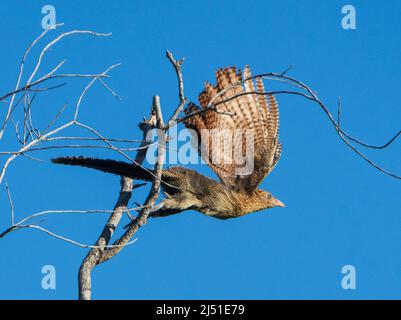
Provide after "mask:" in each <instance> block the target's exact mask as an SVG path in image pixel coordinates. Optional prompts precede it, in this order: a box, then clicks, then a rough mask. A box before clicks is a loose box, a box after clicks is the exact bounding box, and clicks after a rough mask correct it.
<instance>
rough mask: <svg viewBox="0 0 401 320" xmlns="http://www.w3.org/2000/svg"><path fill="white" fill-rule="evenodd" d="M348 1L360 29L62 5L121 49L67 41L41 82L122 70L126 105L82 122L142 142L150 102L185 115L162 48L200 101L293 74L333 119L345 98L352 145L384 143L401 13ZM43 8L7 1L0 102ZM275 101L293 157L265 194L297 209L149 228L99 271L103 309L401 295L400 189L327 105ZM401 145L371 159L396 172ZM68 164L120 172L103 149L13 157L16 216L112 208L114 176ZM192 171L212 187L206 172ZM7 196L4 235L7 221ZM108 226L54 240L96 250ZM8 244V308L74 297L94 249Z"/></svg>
mask: <svg viewBox="0 0 401 320" xmlns="http://www.w3.org/2000/svg"><path fill="white" fill-rule="evenodd" d="M350 3H351V4H352V5H354V6H355V8H356V13H357V29H356V30H343V29H342V28H341V19H342V14H341V8H342V6H343V5H345V4H348V2H344V1H299V0H291V1H290V0H288V1H226V2H222V1H220V2H216V1H209V0H205V1H201V2H196V3H195V2H189V1H170V4H168V3H167V2H166V1H152V3H151V4H150V2H149V1H80V2H78V1H76V2H72V1H51V3H50V4H52V5H54V6H55V7H56V10H57V22H64V23H65V27H63V29H62V31H67V30H70V29H78V28H79V29H92V30H96V31H100V32H113V36H112V37H110V38H107V39H99V38H96V39H93V38H91V37H88V36H76V37H74V38H69V39H64V40H66V41H64V42H62V43H59V44H58V45H56V46H55V47H54V49H53V50H52V51H51V52H50V53H49V56H48V57H47V58H46V60H45V61H44V64H43V66H44V69H42V74H43V72H44V71H45V70H50V68H52V67H54V65H55V64H57V62H59V61H60V60H62V59H64V58H67V63H66V65H65V66H64V67H63V71H64V72H87V73H90V72H98V71H101V70H103V69H105V68H106V67H107V66H109V65H111V64H113V63H115V62H122V63H123V65H122V66H121V67H120V68H119V69H118V70H115V71H113V72H112V74H111V75H112V79H111V80H110V81H109V84H110V85H111V86H112V87H113V88H114V89H115V90H116V91H117V92H118V93H119V94H120V95H121V96H122V97H123V100H122V101H121V102H119V101H117V100H116V99H115V98H113V97H112V96H110V95H109V94H107V93H106V92H105V91H104V90H103V89H102V88H101V87H100V86H96V87H95V88H93V90H92V91H90V92H89V94H88V96H87V98H86V100H85V101H84V104H83V105H82V114H81V116H82V117H81V120H82V121H86V122H87V123H89V124H91V125H93V126H96V128H97V129H99V131H100V132H101V133H103V134H104V135H106V136H113V137H125V138H130V139H136V138H140V132H139V130H138V129H137V128H136V124H137V123H138V121H139V120H140V119H141V118H142V117H143V116H146V115H147V114H148V112H149V106H150V103H151V98H152V95H153V94H155V93H158V94H159V95H160V96H161V101H162V104H163V110H164V112H165V114H166V116H167V115H168V114H170V113H171V112H172V110H173V108H174V107H175V106H176V104H177V99H176V94H177V92H176V78H175V74H174V72H173V70H172V67H171V65H170V64H169V63H168V61H167V59H166V58H165V57H164V52H165V50H166V49H170V50H171V51H173V53H174V54H175V55H176V56H177V57H182V56H184V57H185V58H186V61H185V65H184V79H185V89H186V95H187V96H188V98H189V99H191V100H196V99H197V95H198V93H199V92H200V91H201V88H202V84H203V81H204V80H209V81H211V80H213V78H214V70H215V69H216V68H218V67H220V66H227V65H237V66H243V65H245V64H249V65H250V66H251V68H252V69H253V71H254V72H255V73H262V72H269V71H275V72H281V71H283V70H284V69H286V68H287V67H288V66H289V65H293V66H294V67H293V69H292V70H291V73H290V75H292V76H294V77H296V78H298V79H300V80H302V81H305V82H306V83H308V84H310V85H311V86H312V87H313V88H314V89H315V90H317V91H318V93H319V95H320V97H321V98H322V99H323V100H324V101H325V102H326V103H327V105H328V106H329V107H330V109H331V110H332V111H334V112H335V107H336V101H337V97H338V96H341V97H342V101H343V125H344V127H345V128H346V129H347V130H348V131H349V132H350V133H352V134H355V135H357V136H359V137H362V138H364V139H365V140H367V141H369V142H372V143H376V144H380V143H382V142H384V141H385V139H386V138H387V137H389V136H391V134H393V133H394V132H395V131H396V130H397V129H398V128H399V127H400V125H401V121H400V120H401V109H400V108H401V104H400V101H399V95H398V92H399V89H400V87H401V76H400V74H401V64H400V63H399V61H400V54H401V41H400V33H401V25H400V23H399V19H400V15H401V2H400V1H398V0H392V1H390V0H387V1H367V0H366V1H357V0H352V1H350ZM45 4H48V2H47V1H46V2H44V1H21V0H19V1H4V2H3V3H2V6H1V11H2V19H1V20H0V35H1V39H2V43H3V45H2V48H3V50H1V52H0V63H1V70H2V71H1V73H0V91H1V93H5V92H8V91H10V90H11V89H12V87H13V86H14V83H15V80H16V77H17V72H18V66H19V62H20V59H21V56H22V54H23V52H24V50H25V48H26V47H27V45H28V44H29V43H30V42H31V41H32V40H33V39H34V37H36V36H37V35H38V34H39V33H40V32H41V30H42V29H41V18H42V15H41V8H42V6H43V5H45ZM58 32H59V31H55V32H54V33H51V35H50V37H49V38H46V40H49V39H51V38H52V37H54V35H55V34H57V33H58ZM42 44H43V43H42ZM34 53H36V54H37V53H38V51H37V50H36V51H34ZM31 63H32V61H31ZM30 68H32V64H30ZM29 70H31V69H29ZM77 83H78V84H79V85H77ZM85 84H86V82H85V81H80V82H73V84H72V85H71V87H70V86H67V87H64V88H62V89H60V90H58V91H53V92H51V93H49V96H48V97H49V98H43V99H42V98H41V99H40V100H38V103H37V104H36V106H35V107H36V108H38V111H37V112H38V115H37V119H36V123H38V125H40V124H41V123H42V122H43V125H44V123H45V121H46V119H47V118H46V116H47V117H50V115H51V114H52V112H54V110H57V108H59V107H60V106H61V105H62V104H64V103H65V102H66V101H68V102H69V103H70V108H71V106H72V104H73V103H74V102H75V101H76V96H77V93H78V91H77V90H78V89H79V88H82V86H84V85H85ZM278 101H279V103H280V107H281V110H280V111H281V140H282V142H283V144H284V153H283V156H282V159H281V162H280V163H279V165H278V166H277V168H276V169H275V171H274V172H273V174H272V175H271V176H270V177H269V178H268V179H266V180H265V181H264V182H263V184H262V187H263V188H266V189H269V190H270V191H272V192H273V193H274V194H275V195H277V197H278V198H279V199H280V200H282V201H283V202H285V204H286V208H284V209H282V208H279V209H274V210H270V211H268V212H260V213H257V214H252V215H249V216H246V217H242V218H239V219H232V220H227V221H220V220H217V219H212V218H208V217H206V216H203V215H201V214H199V213H195V212H186V213H183V214H181V215H176V216H173V217H169V218H166V219H155V220H150V221H149V222H148V224H147V225H146V226H144V227H143V228H142V229H141V230H140V232H139V233H138V234H137V238H138V240H137V242H136V243H135V244H134V245H132V246H130V247H128V248H126V249H124V250H123V251H122V252H121V253H120V254H119V255H118V256H116V257H115V258H114V259H112V260H111V261H109V262H107V263H105V264H103V265H101V266H99V267H97V268H96V270H95V272H94V275H93V298H95V299H109V298H111V299H114V298H121V299H146V298H166V299H168V298H170V299H176V298H179V299H184V298H211V299H214V298H233V299H235V298H239V299H241V298H246V299H247V298H255V299H260V298H264V299H265V298H273V299H276V298H302V299H306V298H340V299H355V298H400V297H401V256H400V252H401V210H400V204H401V201H400V193H401V181H397V180H395V179H392V178H389V177H387V176H385V175H383V174H380V173H379V172H378V171H376V170H375V169H373V168H372V167H370V166H369V165H368V164H367V163H366V162H364V161H363V160H362V159H361V158H359V157H357V156H356V155H355V154H354V153H353V152H351V151H350V149H348V148H347V147H346V146H345V145H344V144H343V143H342V142H340V140H339V138H338V137H337V135H336V133H335V131H334V130H333V128H332V126H331V125H330V124H329V122H328V120H327V119H326V117H325V115H324V114H323V112H321V110H319V108H318V107H317V106H316V105H314V104H311V103H309V102H307V101H304V100H302V99H301V98H297V97H282V96H280V97H278ZM400 143H401V142H397V143H395V144H394V145H392V146H391V147H390V148H389V149H388V150H386V151H382V152H378V151H376V152H369V153H368V155H370V156H371V157H372V158H373V159H374V160H376V161H377V162H379V163H380V164H382V165H383V166H385V167H386V168H389V169H393V170H395V171H397V170H398V173H400V172H401V161H400V146H401V144H400ZM14 147H15V144H14V143H13V142H12V140H11V138H10V137H6V138H5V139H4V140H3V141H2V147H1V149H2V150H8V149H13V148H14ZM68 153H70V154H89V153H90V154H94V155H97V156H104V157H111V156H113V157H114V158H118V157H117V156H116V155H112V154H110V153H107V152H104V151H99V150H97V151H93V152H89V151H82V152H80V151H79V150H68V151H52V152H48V153H45V154H43V155H42V157H43V158H44V159H45V160H46V161H45V162H44V163H37V162H32V161H30V160H28V159H23V158H21V159H18V160H17V161H15V162H14V163H13V164H12V166H11V167H10V170H9V172H8V174H7V178H8V181H9V185H10V188H11V191H12V195H13V199H14V204H15V210H16V215H17V218H22V217H24V216H26V215H27V214H29V213H33V212H36V211H41V210H47V209H65V208H70V209H95V208H96V209H99V208H104V209H111V208H112V207H113V205H114V202H115V199H116V196H117V192H118V189H119V178H118V177H115V176H110V175H106V174H102V173H98V172H95V171H91V170H85V169H79V168H67V167H61V166H55V165H52V164H51V163H50V162H49V161H48V159H49V158H50V157H51V156H57V155H60V154H68ZM37 156H40V155H39V154H37ZM2 159H3V161H4V158H2ZM197 169H199V170H200V171H201V172H203V173H208V174H210V170H209V169H208V168H205V167H204V166H198V167H197ZM1 188H2V189H1V196H0V208H1V215H0V227H1V229H2V230H3V229H5V228H7V227H8V226H9V220H10V219H9V207H8V202H7V198H6V193H5V191H4V185H3V186H2V187H1ZM144 191H145V189H144V190H143V191H136V192H135V195H134V196H133V199H132V201H140V200H142V199H143V196H144ZM106 219H107V216H105V215H94V216H83V217H82V216H80V217H78V218H77V217H74V216H68V215H65V216H57V217H55V216H49V217H48V220H47V221H46V222H44V224H43V226H45V227H47V228H49V229H51V230H53V231H56V232H58V233H61V234H63V235H66V236H70V237H73V238H74V239H76V240H79V241H81V242H85V243H93V242H94V241H95V239H96V238H97V236H98V234H99V232H100V231H101V228H102V226H103V225H104V223H105V221H106ZM120 233H121V230H118V234H120ZM0 242H1V247H2V251H3V252H2V254H1V258H0V259H1V261H0V283H1V288H0V298H3V299H4V298H18V299H20V298H23V299H26V298H34V299H75V298H76V296H77V272H78V268H79V265H80V263H81V261H82V259H83V257H84V256H85V255H86V252H87V250H86V249H81V248H78V247H75V246H72V245H69V244H66V243H64V242H62V241H60V240H57V239H54V238H52V237H49V236H48V235H46V234H43V233H40V232H39V231H37V230H22V231H18V232H15V233H12V234H10V235H8V236H7V237H5V238H3V239H1V240H0ZM48 264H50V265H54V266H55V268H56V271H57V289H56V290H43V289H42V287H41V279H42V276H43V275H42V274H41V268H42V266H43V265H48ZM347 264H351V265H353V266H354V267H355V268H356V272H357V274H356V285H357V288H356V290H344V289H342V287H341V279H342V274H341V268H342V266H344V265H347Z"/></svg>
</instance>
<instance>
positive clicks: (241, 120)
mask: <svg viewBox="0 0 401 320" xmlns="http://www.w3.org/2000/svg"><path fill="white" fill-rule="evenodd" d="M251 77H252V75H251V72H250V69H249V67H248V66H246V67H245V69H244V72H243V74H242V73H241V70H238V72H237V71H236V68H235V67H229V68H225V69H219V70H217V72H216V81H217V83H216V85H215V86H213V85H211V84H210V83H208V82H206V83H205V89H204V91H203V92H202V93H201V94H200V95H199V102H200V104H201V107H198V106H197V105H195V104H193V103H189V104H188V106H187V108H186V109H185V110H184V111H185V113H186V114H187V115H190V114H195V115H193V116H191V117H188V118H187V119H186V121H185V122H184V123H185V126H186V127H187V128H188V129H192V130H193V132H192V133H193V138H195V139H193V142H195V144H196V145H197V148H198V152H199V154H200V156H201V157H202V159H203V160H204V161H205V162H206V163H207V164H208V165H209V166H210V167H211V168H212V169H213V171H214V172H215V173H216V174H217V176H218V177H219V178H220V180H221V181H222V183H224V184H226V185H227V186H229V187H231V188H232V189H237V190H244V191H246V192H252V191H254V190H255V189H256V188H257V186H258V185H259V184H260V182H261V181H262V180H263V179H264V178H265V177H266V176H267V175H268V174H269V173H270V172H271V171H272V170H273V168H274V166H275V165H276V164H277V162H278V160H279V158H280V155H281V144H280V143H279V142H278V128H279V112H278V104H277V102H276V99H275V98H274V96H273V95H268V96H266V95H263V94H257V93H265V90H264V86H263V82H262V80H261V79H260V78H257V79H256V82H254V81H253V80H252V79H250V78H251ZM210 105H211V106H213V108H215V109H213V108H208V106H210ZM247 157H248V158H247ZM246 158H247V159H248V160H247V162H246V161H245V160H244V159H246ZM241 159H242V163H241ZM244 162H245V164H246V165H244Z"/></svg>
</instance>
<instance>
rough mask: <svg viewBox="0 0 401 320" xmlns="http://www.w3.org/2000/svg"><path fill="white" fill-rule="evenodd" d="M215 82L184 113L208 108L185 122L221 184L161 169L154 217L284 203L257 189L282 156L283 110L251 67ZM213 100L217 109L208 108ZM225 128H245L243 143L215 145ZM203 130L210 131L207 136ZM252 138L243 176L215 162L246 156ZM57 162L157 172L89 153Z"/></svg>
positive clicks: (137, 173) (134, 173) (237, 211)
mask: <svg viewBox="0 0 401 320" xmlns="http://www.w3.org/2000/svg"><path fill="white" fill-rule="evenodd" d="M216 80H217V84H216V85H215V86H213V85H211V84H210V83H207V82H206V83H205V89H204V91H203V92H202V93H201V94H200V95H199V102H200V104H201V107H198V106H196V105H195V104H193V103H189V104H188V106H187V107H186V108H185V110H184V112H185V113H186V114H190V113H192V114H193V112H194V111H201V110H204V109H206V110H205V111H203V112H199V113H196V115H194V116H192V117H189V118H187V120H186V121H185V122H184V124H185V126H186V127H187V128H188V129H192V130H191V132H192V133H193V140H192V142H194V143H195V144H196V145H197V146H198V152H199V154H200V156H201V157H202V159H203V160H204V161H205V162H206V163H207V164H208V165H209V166H210V167H211V169H212V170H213V171H214V172H215V173H216V175H217V176H218V177H219V179H220V182H217V181H215V180H213V179H210V178H208V177H206V176H204V175H201V174H200V173H198V172H196V171H194V170H190V169H187V168H184V167H180V166H177V167H170V168H168V169H165V170H163V171H162V178H161V179H162V184H161V185H162V188H163V190H164V194H165V195H166V197H165V198H164V199H163V200H162V202H161V204H160V205H159V206H157V210H156V211H154V212H153V213H152V214H151V216H167V215H170V214H175V213H179V212H182V211H184V210H197V211H200V212H201V213H204V214H206V215H208V216H211V217H215V218H220V219H228V218H235V217H239V216H243V215H246V214H249V213H252V212H256V211H260V210H263V209H268V208H273V207H284V204H283V203H282V202H281V201H279V200H278V199H276V198H275V197H274V196H273V195H272V194H271V193H270V192H267V191H264V190H261V189H258V185H259V184H260V183H261V182H262V180H263V179H264V178H265V177H266V176H267V175H268V174H269V173H270V172H271V171H272V170H273V169H274V167H275V166H276V164H277V162H278V160H279V159H280V156H281V150H282V146H281V144H280V143H279V141H278V128H279V112H278V104H277V102H276V100H275V98H274V96H273V95H265V94H264V93H265V90H264V86H263V82H262V80H261V79H260V78H256V80H255V81H254V80H252V79H251V72H250V69H249V67H248V66H246V67H245V69H244V72H243V74H242V73H241V70H238V71H236V68H234V67H228V68H225V69H219V70H217V72H216ZM244 80H245V81H244ZM255 84H256V86H255ZM258 93H260V94H258ZM209 103H210V104H213V105H215V106H216V108H215V109H214V110H213V109H208V108H207V106H208V104H209ZM216 109H217V110H218V111H216ZM224 130H226V131H228V132H240V137H241V138H242V139H241V140H240V144H241V145H238V144H237V143H235V142H234V143H231V144H230V143H228V144H227V143H225V142H223V144H222V143H216V141H217V140H218V139H213V135H215V134H216V133H217V134H218V133H219V132H221V131H224ZM204 132H209V135H208V136H207V138H206V139H205V138H204ZM250 134H251V135H252V139H250ZM249 141H252V142H253V148H252V154H251V156H252V157H251V160H252V166H251V168H252V170H251V171H249V172H245V173H241V174H239V170H238V167H239V165H238V164H237V163H236V162H234V161H215V159H216V155H220V156H221V154H225V155H226V156H227V155H228V156H229V157H231V158H233V157H234V154H235V152H237V151H238V149H239V148H240V147H242V148H241V155H243V156H246V155H245V153H246V151H245V149H246V144H247V142H248V146H249ZM220 142H221V141H220ZM231 142H232V141H231ZM222 147H224V151H223V150H221V148H222ZM227 149H228V150H227ZM248 156H249V155H248ZM52 161H53V162H54V163H59V164H68V165H77V166H82V167H88V168H93V169H96V170H100V171H104V172H108V173H113V174H117V175H120V176H127V177H131V178H134V179H139V180H144V181H151V180H152V178H153V172H152V170H149V169H144V168H142V167H140V166H137V165H135V164H130V163H125V162H122V161H115V160H107V159H96V158H87V157H60V158H55V159H52Z"/></svg>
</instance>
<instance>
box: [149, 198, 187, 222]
mask: <svg viewBox="0 0 401 320" xmlns="http://www.w3.org/2000/svg"><path fill="white" fill-rule="evenodd" d="M165 201H166V199H164V200H163V201H162V202H160V203H159V204H157V205H155V206H154V207H153V208H152V210H151V211H150V213H149V217H151V218H160V217H167V216H170V215H172V214H177V213H180V212H182V210H179V209H171V208H168V207H167V206H166V203H165Z"/></svg>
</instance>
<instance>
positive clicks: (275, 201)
mask: <svg viewBox="0 0 401 320" xmlns="http://www.w3.org/2000/svg"><path fill="white" fill-rule="evenodd" d="M273 203H274V206H275V207H282V208H284V207H285V205H284V203H282V202H281V201H280V200H279V199H274V202H273Z"/></svg>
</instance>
